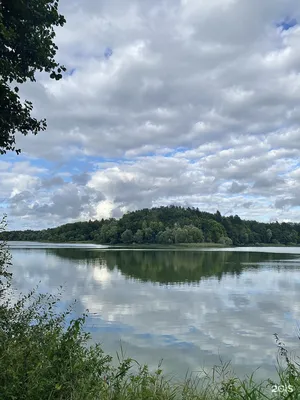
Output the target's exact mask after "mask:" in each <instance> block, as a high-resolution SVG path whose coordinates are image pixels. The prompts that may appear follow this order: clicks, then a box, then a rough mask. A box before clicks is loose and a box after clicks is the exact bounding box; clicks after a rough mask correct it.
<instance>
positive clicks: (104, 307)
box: [10, 242, 300, 379]
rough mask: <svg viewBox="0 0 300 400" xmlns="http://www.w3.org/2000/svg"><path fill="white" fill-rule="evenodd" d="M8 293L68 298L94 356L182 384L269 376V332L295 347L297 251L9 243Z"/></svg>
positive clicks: (299, 311) (299, 303)
mask: <svg viewBox="0 0 300 400" xmlns="http://www.w3.org/2000/svg"><path fill="white" fill-rule="evenodd" d="M10 249H11V252H12V256H13V272H14V287H15V289H16V290H17V291H21V292H26V291H28V290H29V289H31V288H33V287H35V286H36V285H39V291H41V292H50V293H55V292H56V291H57V288H58V287H59V286H60V285H63V288H64V291H63V295H62V307H66V306H67V305H69V304H71V303H72V302H73V301H74V300H75V299H76V300H77V302H76V304H75V306H74V312H75V313H76V315H80V314H81V313H83V312H84V311H85V310H86V309H88V310H89V312H90V316H89V318H88V319H87V330H89V331H90V332H91V334H92V338H93V340H95V341H98V342H101V343H102V346H103V349H104V350H105V351H106V352H108V353H110V354H112V355H114V354H116V351H117V350H119V349H120V341H121V343H122V347H123V351H125V353H126V355H127V356H131V357H133V358H135V359H136V360H138V361H139V362H140V363H147V364H149V365H150V367H155V366H157V365H158V363H159V361H160V360H161V359H163V368H164V370H165V371H166V372H167V373H169V374H171V375H173V376H174V375H175V376H177V377H183V376H184V375H185V373H186V372H187V370H189V371H190V372H191V371H199V370H201V369H203V368H205V370H210V369H211V367H212V366H213V365H216V364H217V365H220V359H222V360H223V361H224V362H226V361H229V360H231V362H232V365H233V367H234V369H235V371H236V372H237V373H238V375H240V376H243V375H244V374H247V373H251V372H253V371H254V370H255V369H256V368H258V367H260V368H259V370H258V371H257V372H256V376H257V377H258V378H262V379H265V378H272V377H273V376H274V375H275V364H276V356H277V348H276V344H275V340H274V337H273V334H274V333H277V334H278V335H279V337H280V338H281V339H282V340H283V341H284V342H285V344H286V345H287V346H288V349H289V350H291V351H293V352H296V351H298V348H299V340H298V339H297V334H298V323H299V321H300V248H291V247H290V248H281V247H279V248H271V247H268V248H234V249H232V248H230V249H180V250H174V249H172V250H168V249H159V250H156V249H155V250H154V249H148V250H147V249H138V250H133V249H115V248H107V247H105V246H100V245H99V246H97V245H78V244H77V245H69V244H67V245H64V244H49V243H48V244H42V243H29V242H27V243H26V242H11V243H10Z"/></svg>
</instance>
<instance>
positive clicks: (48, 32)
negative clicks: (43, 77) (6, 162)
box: [0, 0, 66, 154]
mask: <svg viewBox="0 0 300 400" xmlns="http://www.w3.org/2000/svg"><path fill="white" fill-rule="evenodd" d="M65 22H66V21H65V19H64V17H63V16H62V15H60V14H59V13H58V0H26V1H24V0H13V1H12V0H1V2H0V110H1V113H0V154H5V153H6V151H8V150H15V151H16V153H17V154H18V153H20V151H21V150H20V149H15V134H16V132H21V133H22V134H23V135H27V134H28V133H29V132H32V133H33V134H37V133H38V132H39V131H43V130H45V129H46V121H45V120H42V121H38V120H37V119H36V118H33V117H32V116H31V111H32V109H33V105H32V103H31V102H30V101H27V100H26V101H25V102H24V103H22V101H21V98H20V96H19V94H18V93H19V85H20V84H22V83H24V82H26V81H31V82H34V81H35V75H36V72H37V71H40V72H41V71H44V72H46V73H48V74H50V78H52V79H56V80H59V79H61V78H62V74H61V73H62V71H66V68H65V67H64V66H60V65H59V64H58V63H57V62H56V61H55V58H54V57H55V55H56V50H57V46H56V45H55V43H54V42H53V39H54V38H55V31H54V27H56V26H63V25H64V23H65Z"/></svg>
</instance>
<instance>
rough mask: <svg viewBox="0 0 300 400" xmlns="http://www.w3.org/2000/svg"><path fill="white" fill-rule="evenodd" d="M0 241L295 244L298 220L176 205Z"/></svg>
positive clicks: (9, 234)
mask: <svg viewBox="0 0 300 400" xmlns="http://www.w3.org/2000/svg"><path fill="white" fill-rule="evenodd" d="M0 238H2V239H5V240H26V241H50V242H89V241H90V242H96V243H101V244H111V245H116V244H123V245H127V246H128V245H132V244H137V245H142V244H147V245H154V244H159V245H174V244H183V243H189V244H190V243H194V244H199V243H216V244H220V245H224V246H230V245H234V246H245V245H262V244H267V245H275V246H276V245H279V244H282V245H297V244H300V224H296V223H278V222H273V223H262V222H257V221H246V220H242V219H241V218H239V217H238V216H237V215H235V216H229V217H225V216H222V215H221V214H220V212H219V211H217V212H216V213H215V214H210V213H207V212H202V211H199V209H198V208H183V207H177V206H169V207H159V208H151V209H147V208H145V209H143V210H139V211H133V212H129V213H127V214H125V215H123V217H122V218H120V219H119V220H116V219H114V218H110V219H107V220H104V219H102V220H101V221H97V220H96V221H88V222H75V223H69V224H65V225H62V226H59V227H57V228H52V229H44V230H41V231H33V230H26V231H11V232H5V233H2V234H1V233H0Z"/></svg>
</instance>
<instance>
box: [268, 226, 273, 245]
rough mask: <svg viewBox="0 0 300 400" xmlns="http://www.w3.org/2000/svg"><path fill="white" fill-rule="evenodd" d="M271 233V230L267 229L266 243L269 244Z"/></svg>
mask: <svg viewBox="0 0 300 400" xmlns="http://www.w3.org/2000/svg"><path fill="white" fill-rule="evenodd" d="M272 235H273V233H272V231H271V229H267V243H270V241H271V239H272Z"/></svg>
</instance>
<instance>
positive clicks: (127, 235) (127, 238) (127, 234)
mask: <svg viewBox="0 0 300 400" xmlns="http://www.w3.org/2000/svg"><path fill="white" fill-rule="evenodd" d="M121 240H122V242H123V243H125V244H129V243H132V241H133V234H132V230H131V229H126V231H124V232H123V233H122V235H121Z"/></svg>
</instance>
